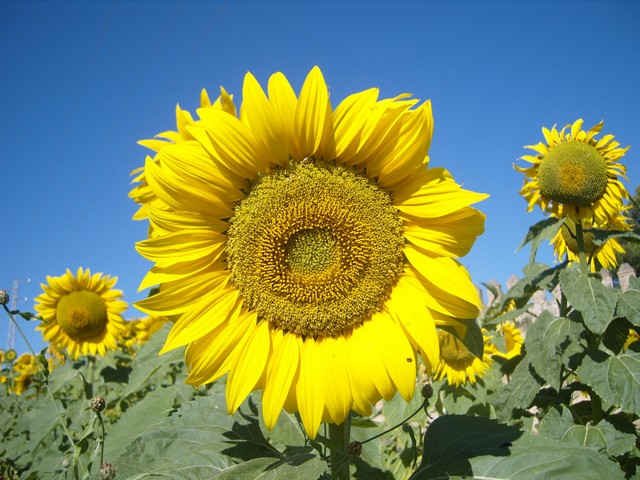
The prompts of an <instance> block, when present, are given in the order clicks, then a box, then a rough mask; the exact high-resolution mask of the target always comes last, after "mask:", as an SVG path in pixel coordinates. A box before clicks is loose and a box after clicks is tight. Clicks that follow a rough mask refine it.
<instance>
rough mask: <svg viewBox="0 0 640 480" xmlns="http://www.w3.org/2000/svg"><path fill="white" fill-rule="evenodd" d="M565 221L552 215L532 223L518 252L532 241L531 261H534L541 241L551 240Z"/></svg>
mask: <svg viewBox="0 0 640 480" xmlns="http://www.w3.org/2000/svg"><path fill="white" fill-rule="evenodd" d="M563 223H564V222H563V221H562V220H561V219H558V218H554V217H550V218H547V219H545V220H541V221H539V222H538V223H536V224H534V225H532V226H531V227H530V228H529V231H528V232H527V235H526V236H525V237H524V240H522V243H521V244H520V246H519V247H518V248H517V250H516V252H518V251H520V250H521V249H522V248H523V247H524V246H525V245H527V244H528V243H531V255H530V257H529V263H534V262H535V260H536V254H537V252H538V248H539V247H540V243H542V242H543V241H545V240H547V241H551V239H552V238H553V237H555V235H556V233H558V230H560V227H561V226H562V224H563Z"/></svg>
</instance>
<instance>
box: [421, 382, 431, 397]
mask: <svg viewBox="0 0 640 480" xmlns="http://www.w3.org/2000/svg"><path fill="white" fill-rule="evenodd" d="M432 395H433V387H432V386H431V384H430V383H425V384H424V385H423V386H422V396H423V398H426V399H429V398H431V396H432Z"/></svg>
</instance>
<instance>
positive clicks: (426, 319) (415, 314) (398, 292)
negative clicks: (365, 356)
mask: <svg viewBox="0 0 640 480" xmlns="http://www.w3.org/2000/svg"><path fill="white" fill-rule="evenodd" d="M409 272H410V271H408V272H406V273H404V274H403V275H401V276H400V278H398V283H397V284H396V286H395V287H393V290H392V292H391V297H390V298H389V300H388V302H387V304H386V305H385V307H386V309H387V311H388V312H389V314H390V315H391V316H392V317H393V318H394V319H396V320H398V321H399V323H400V324H401V325H402V326H403V327H404V329H405V331H406V332H407V334H408V335H409V337H410V338H411V339H412V340H413V342H414V344H415V345H416V346H417V347H418V348H419V349H420V350H421V351H422V353H423V355H425V357H426V358H425V360H426V361H427V363H428V364H429V366H430V367H432V368H434V367H435V366H436V365H438V362H439V360H440V344H439V341H438V334H437V332H436V324H435V321H434V320H433V317H432V316H431V312H430V311H429V309H428V305H427V302H428V296H427V294H426V292H425V289H424V286H423V285H422V283H421V282H420V280H418V279H417V278H416V277H415V276H414V275H412V274H411V273H409Z"/></svg>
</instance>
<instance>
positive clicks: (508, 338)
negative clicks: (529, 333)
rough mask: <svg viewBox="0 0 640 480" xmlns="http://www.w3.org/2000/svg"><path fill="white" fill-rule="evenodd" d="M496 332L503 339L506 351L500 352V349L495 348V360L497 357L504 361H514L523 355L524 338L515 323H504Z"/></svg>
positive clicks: (493, 353) (493, 352)
mask: <svg viewBox="0 0 640 480" xmlns="http://www.w3.org/2000/svg"><path fill="white" fill-rule="evenodd" d="M496 331H497V333H498V334H499V335H500V336H501V337H502V338H501V343H503V344H504V351H502V350H500V349H499V348H498V347H494V349H493V351H492V353H491V354H492V355H493V357H494V358H495V357H497V358H502V359H504V360H512V359H514V358H516V357H517V356H518V355H520V354H521V353H522V345H524V337H523V336H522V332H520V329H519V328H518V327H517V326H516V324H515V322H512V321H507V322H503V323H501V324H500V325H498V328H497V329H496Z"/></svg>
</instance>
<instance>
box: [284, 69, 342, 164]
mask: <svg viewBox="0 0 640 480" xmlns="http://www.w3.org/2000/svg"><path fill="white" fill-rule="evenodd" d="M294 129H295V132H296V138H297V141H296V143H295V146H296V150H295V151H294V152H293V156H294V157H295V158H297V159H298V160H301V159H303V158H305V157H310V156H317V157H320V158H325V159H327V160H329V159H330V156H329V155H330V154H329V153H328V152H327V150H328V149H330V146H329V145H328V143H329V142H330V141H331V140H332V138H333V125H332V122H331V104H330V103H329V91H328V90H327V85H326V83H325V81H324V77H323V76H322V72H321V71H320V68H318V67H317V66H315V67H313V68H312V69H311V71H310V72H309V74H308V75H307V78H306V79H305V81H304V84H303V85H302V89H301V90H300V99H299V100H298V105H297V107H296V113H295V119H294ZM331 153H333V152H331Z"/></svg>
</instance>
